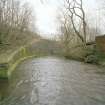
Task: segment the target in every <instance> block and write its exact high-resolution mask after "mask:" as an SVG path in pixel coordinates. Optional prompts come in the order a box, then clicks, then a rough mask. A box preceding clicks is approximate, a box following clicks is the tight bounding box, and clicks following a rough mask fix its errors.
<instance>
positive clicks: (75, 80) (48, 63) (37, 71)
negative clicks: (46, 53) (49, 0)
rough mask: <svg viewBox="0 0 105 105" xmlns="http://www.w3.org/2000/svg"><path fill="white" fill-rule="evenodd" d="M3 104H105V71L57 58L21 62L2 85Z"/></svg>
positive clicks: (0, 104) (0, 102)
mask: <svg viewBox="0 0 105 105" xmlns="http://www.w3.org/2000/svg"><path fill="white" fill-rule="evenodd" d="M0 93H1V101H0V105H105V68H100V67H97V66H95V65H89V64H84V63H81V62H77V61H73V60H65V59H61V58H56V57H44V58H35V59H29V60H26V61H24V62H23V63H21V64H20V65H19V66H18V67H17V68H16V70H15V71H14V73H13V75H12V77H11V78H10V80H9V81H8V82H7V81H5V80H3V81H1V82H0Z"/></svg>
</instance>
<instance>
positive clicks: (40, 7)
mask: <svg viewBox="0 0 105 105" xmlns="http://www.w3.org/2000/svg"><path fill="white" fill-rule="evenodd" d="M28 1H29V2H30V3H31V5H32V6H33V8H34V10H35V12H36V22H35V23H36V26H37V28H38V31H40V32H41V33H42V34H43V35H45V34H46V35H47V36H48V37H52V36H51V35H50V34H56V33H57V28H58V23H57V19H56V18H57V15H58V14H59V11H58V10H59V9H58V8H59V7H60V6H62V5H61V4H62V1H63V0H43V1H45V2H44V3H43V4H42V3H41V2H40V0H28ZM83 1H84V4H85V5H84V6H85V10H86V11H88V13H89V18H90V19H91V17H93V20H94V19H95V17H96V15H95V14H96V13H95V12H96V10H97V4H96V0H83ZM92 14H94V15H93V16H91V15H92ZM94 24H95V22H94Z"/></svg>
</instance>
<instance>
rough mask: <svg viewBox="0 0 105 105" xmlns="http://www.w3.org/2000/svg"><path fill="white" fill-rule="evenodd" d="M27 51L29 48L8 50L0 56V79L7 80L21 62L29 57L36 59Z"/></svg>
mask: <svg viewBox="0 0 105 105" xmlns="http://www.w3.org/2000/svg"><path fill="white" fill-rule="evenodd" d="M37 56H38V55H35V54H33V53H31V52H30V51H29V46H24V47H21V48H18V49H16V50H10V51H7V52H5V53H3V54H0V78H1V79H7V78H9V77H10V76H11V74H12V72H13V70H15V68H16V66H17V65H18V64H19V63H20V62H21V61H23V60H25V59H27V58H30V57H37Z"/></svg>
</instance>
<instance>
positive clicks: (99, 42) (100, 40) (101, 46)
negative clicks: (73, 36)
mask: <svg viewBox="0 0 105 105" xmlns="http://www.w3.org/2000/svg"><path fill="white" fill-rule="evenodd" d="M96 46H97V49H98V50H99V51H100V52H102V53H105V35H103V36H97V37H96Z"/></svg>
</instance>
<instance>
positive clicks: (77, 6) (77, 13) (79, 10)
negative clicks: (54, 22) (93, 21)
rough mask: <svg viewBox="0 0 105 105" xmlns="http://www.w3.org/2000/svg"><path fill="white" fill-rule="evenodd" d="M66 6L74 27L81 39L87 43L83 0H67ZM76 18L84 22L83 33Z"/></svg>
mask: <svg viewBox="0 0 105 105" xmlns="http://www.w3.org/2000/svg"><path fill="white" fill-rule="evenodd" d="M65 4H66V5H65V7H66V10H67V13H68V16H69V18H70V20H71V22H72V26H73V29H74V31H75V33H76V35H77V36H78V37H79V38H80V39H81V41H82V42H83V43H84V44H86V21H85V11H84V9H83V1H82V0H65ZM75 19H77V20H80V22H82V25H81V29H82V33H81V32H80V30H79V27H78V26H76V24H75V21H76V20H75Z"/></svg>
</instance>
